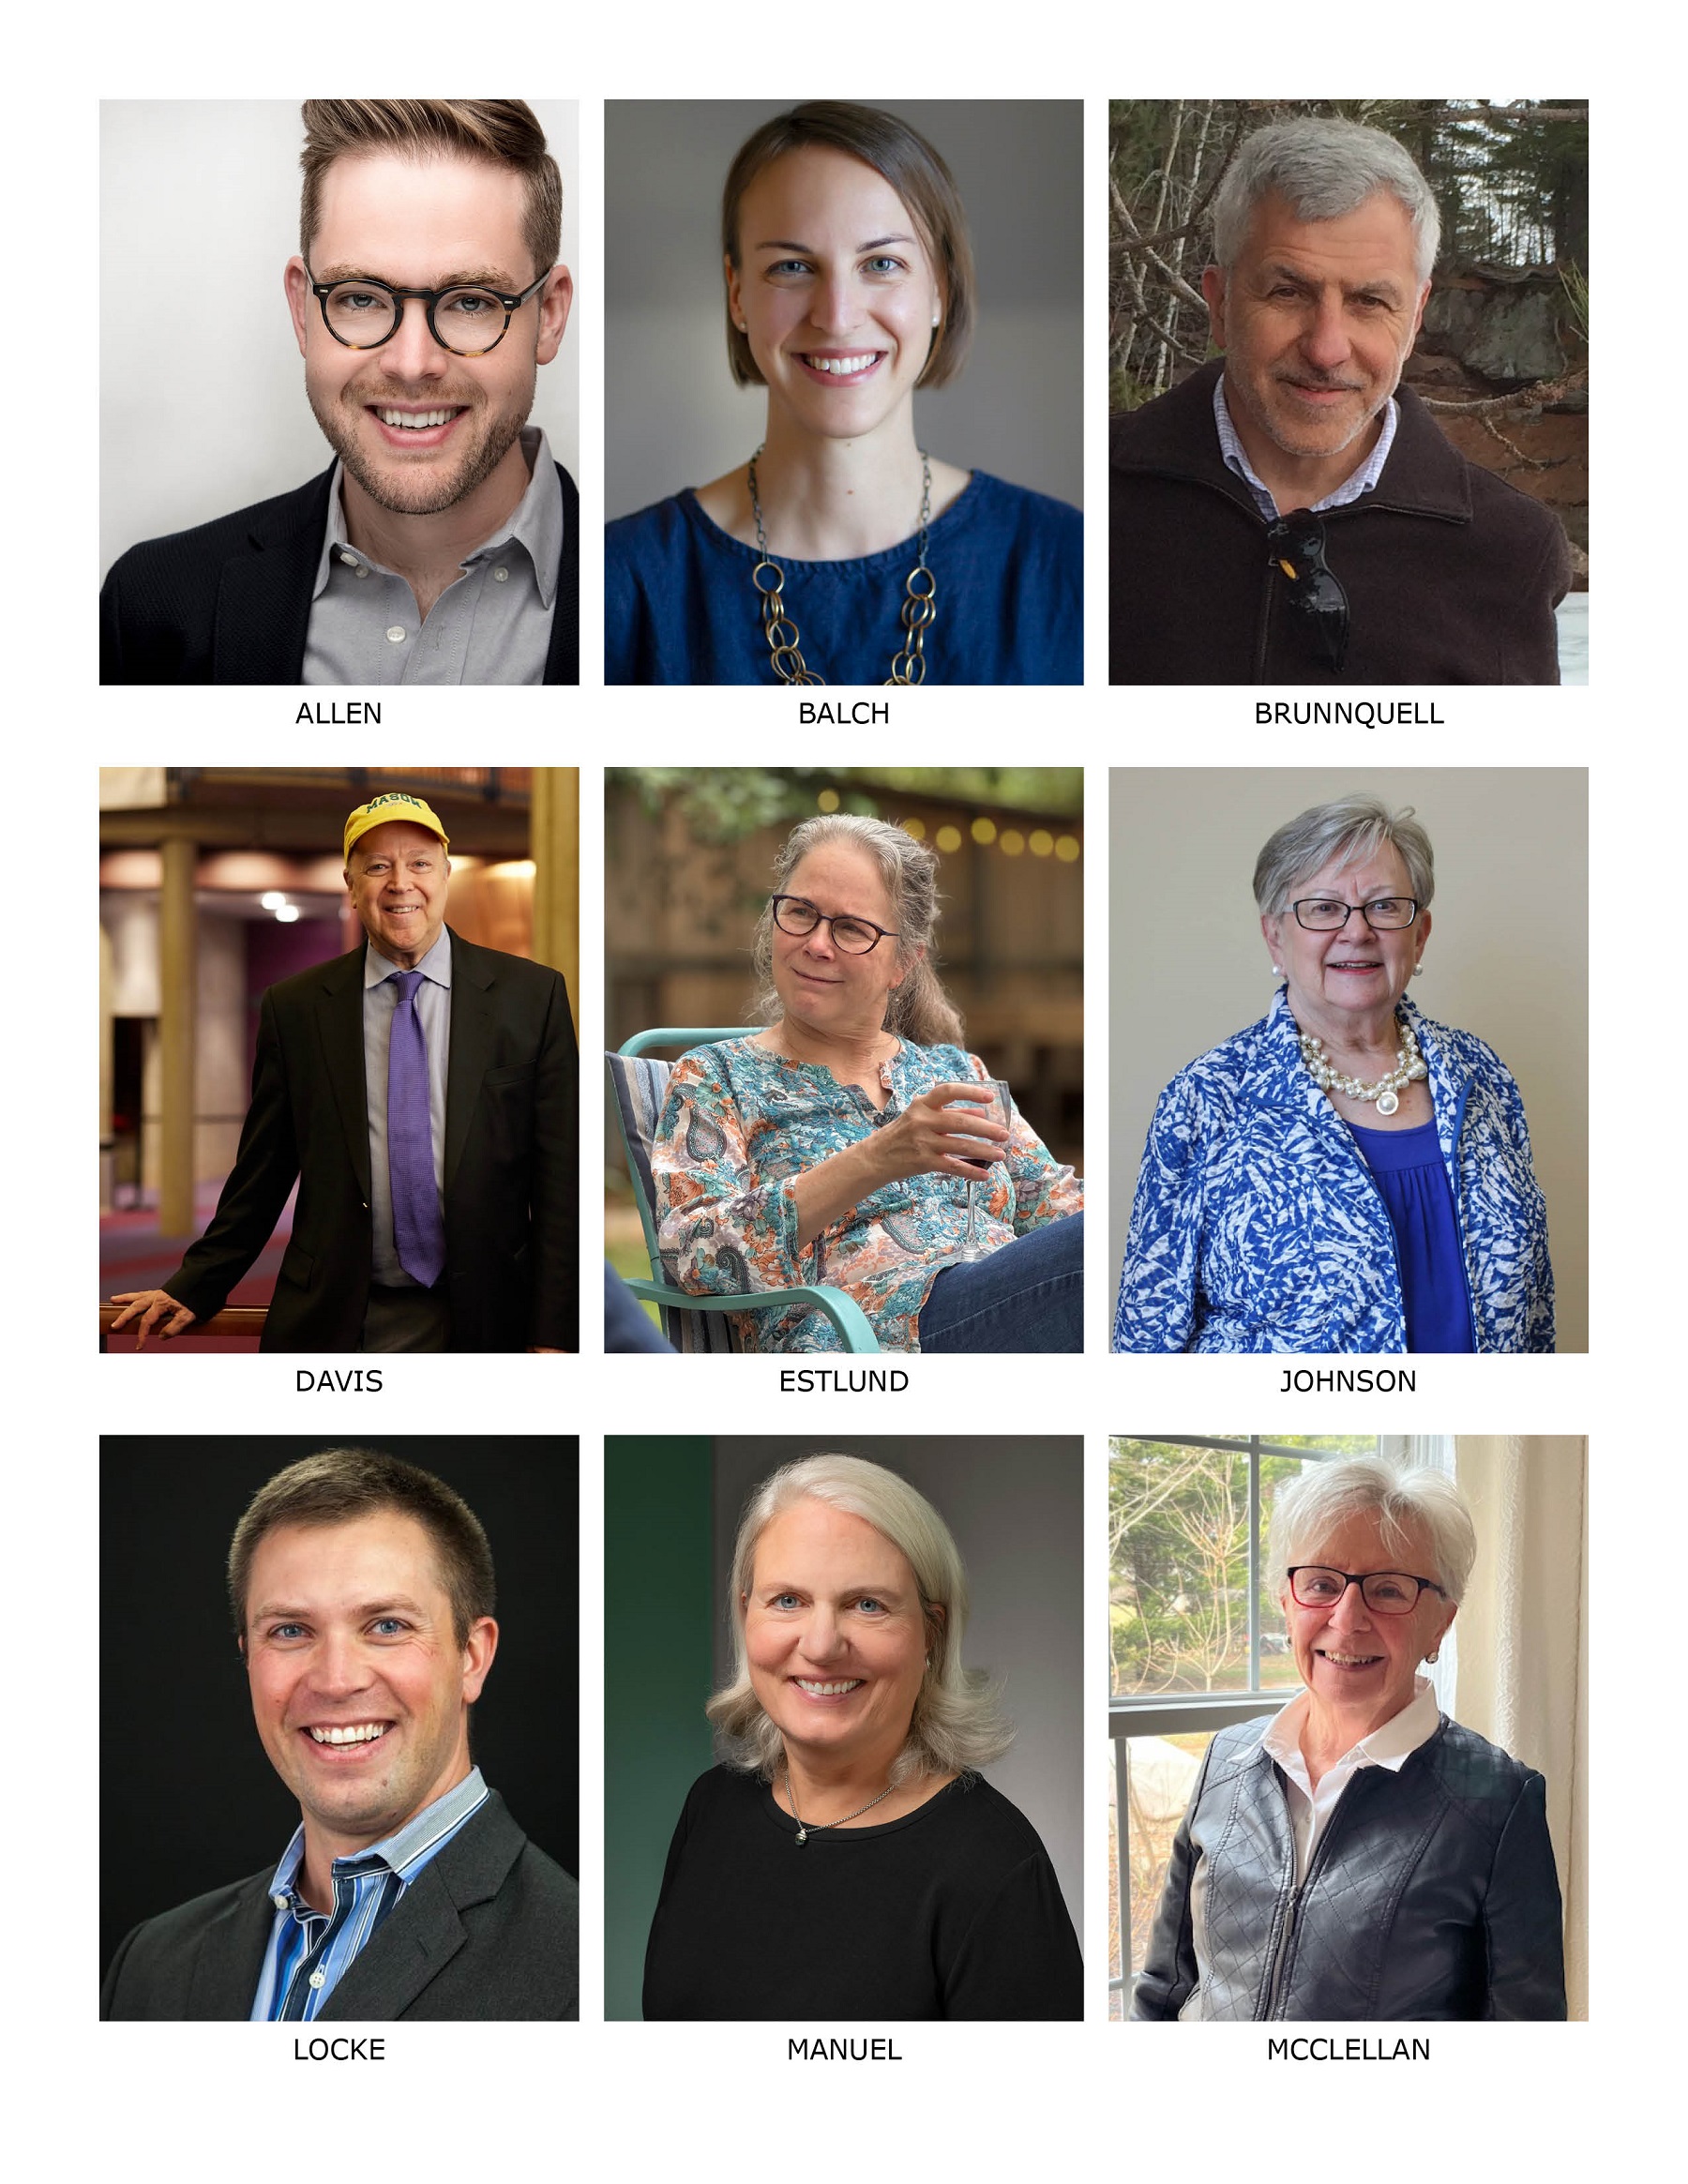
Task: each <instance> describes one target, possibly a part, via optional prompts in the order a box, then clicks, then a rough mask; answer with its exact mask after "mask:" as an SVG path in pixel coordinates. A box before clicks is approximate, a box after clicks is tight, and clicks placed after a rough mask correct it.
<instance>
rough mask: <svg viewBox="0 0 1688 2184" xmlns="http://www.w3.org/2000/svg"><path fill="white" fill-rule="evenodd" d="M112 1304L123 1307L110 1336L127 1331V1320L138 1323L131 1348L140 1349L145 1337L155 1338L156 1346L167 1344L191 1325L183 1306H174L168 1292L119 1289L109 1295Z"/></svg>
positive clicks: (189, 1317) (191, 1319)
mask: <svg viewBox="0 0 1688 2184" xmlns="http://www.w3.org/2000/svg"><path fill="white" fill-rule="evenodd" d="M112 1302H113V1304H122V1305H124V1306H126V1307H127V1309H126V1310H124V1311H122V1312H120V1313H119V1314H118V1315H117V1317H116V1318H115V1319H113V1322H112V1327H111V1332H112V1333H113V1334H115V1333H117V1331H118V1329H119V1328H121V1327H127V1326H128V1323H129V1321H130V1320H131V1319H138V1320H139V1321H140V1324H139V1326H137V1328H136V1329H135V1348H137V1349H144V1348H146V1338H147V1336H148V1335H149V1334H156V1335H157V1336H158V1340H159V1341H160V1342H168V1341H169V1340H170V1338H171V1336H172V1335H173V1334H186V1333H187V1332H188V1329H189V1328H190V1327H191V1326H192V1325H193V1320H194V1315H193V1314H192V1313H191V1312H189V1311H188V1307H187V1305H186V1304H178V1303H176V1301H175V1299H174V1298H173V1296H172V1295H171V1294H170V1292H169V1290H168V1289H119V1290H118V1291H117V1292H116V1293H115V1295H113V1299H112Z"/></svg>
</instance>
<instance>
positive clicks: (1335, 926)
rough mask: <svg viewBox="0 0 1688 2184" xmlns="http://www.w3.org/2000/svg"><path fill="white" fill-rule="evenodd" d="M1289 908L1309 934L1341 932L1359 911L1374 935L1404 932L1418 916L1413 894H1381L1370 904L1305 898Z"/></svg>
mask: <svg viewBox="0 0 1688 2184" xmlns="http://www.w3.org/2000/svg"><path fill="white" fill-rule="evenodd" d="M1289 907H1290V909H1291V910H1292V911H1294V912H1295V922H1296V924H1297V925H1298V926H1302V927H1303V928H1304V931H1306V932H1309V933H1339V932H1340V931H1341V930H1342V928H1343V926H1346V925H1347V924H1348V922H1349V918H1351V917H1352V916H1353V914H1354V912H1355V911H1359V912H1360V915H1361V916H1362V917H1363V918H1364V920H1365V922H1366V924H1367V925H1368V926H1370V927H1371V929H1372V931H1373V932H1374V933H1401V932H1405V931H1406V929H1407V927H1408V926H1409V925H1410V924H1411V923H1412V921H1413V919H1414V918H1415V917H1417V915H1418V913H1419V905H1418V904H1417V902H1415V901H1414V900H1413V898H1412V896H1410V895H1379V896H1376V897H1374V899H1373V900H1372V901H1370V902H1335V901H1333V900H1332V898H1331V897H1330V896H1326V895H1304V896H1303V897H1302V899H1301V900H1300V901H1299V902H1292V903H1291V904H1290V905H1289Z"/></svg>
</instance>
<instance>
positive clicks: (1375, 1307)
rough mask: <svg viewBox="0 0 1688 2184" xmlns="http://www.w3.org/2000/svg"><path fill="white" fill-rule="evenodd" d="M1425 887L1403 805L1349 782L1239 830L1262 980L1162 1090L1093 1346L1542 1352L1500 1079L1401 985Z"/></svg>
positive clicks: (1481, 1054)
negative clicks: (1236, 1028)
mask: <svg viewBox="0 0 1688 2184" xmlns="http://www.w3.org/2000/svg"><path fill="white" fill-rule="evenodd" d="M1435 885H1436V875H1435V860H1434V856H1433V853H1432V851H1431V848H1430V839H1429V836H1427V835H1426V834H1425V832H1424V828H1423V827H1422V826H1421V825H1420V824H1419V822H1418V821H1417V820H1415V819H1414V818H1413V816H1412V811H1411V807H1410V806H1408V807H1407V808H1406V809H1405V810H1402V811H1398V812H1392V811H1390V810H1389V809H1388V807H1387V806H1384V805H1382V804H1380V803H1379V802H1378V800H1377V799H1376V798H1375V797H1370V796H1358V795H1356V796H1344V797H1339V798H1337V799H1336V800H1335V801H1334V802H1333V803H1329V804H1320V805H1315V806H1313V807H1312V809H1311V810H1308V811H1304V812H1302V813H1301V814H1300V815H1299V817H1297V818H1295V819H1292V820H1290V821H1289V823H1288V824H1287V825H1285V826H1281V827H1279V828H1278V830H1277V832H1276V833H1275V834H1274V836H1272V838H1271V839H1270V840H1269V841H1268V842H1267V844H1266V846H1265V848H1264V849H1263V850H1262V851H1260V855H1259V859H1258V863H1257V865H1256V866H1255V899H1256V901H1257V903H1258V907H1259V912H1260V931H1261V933H1262V935H1263V936H1264V938H1265V941H1266V945H1267V948H1268V950H1269V951H1270V954H1271V959H1272V974H1273V977H1274V979H1277V980H1281V981H1282V983H1281V985H1280V986H1279V987H1278V990H1277V995H1276V998H1275V999H1274V1002H1273V1005H1272V1007H1271V1009H1270V1010H1269V1011H1268V1013H1267V1015H1266V1016H1265V1017H1264V1018H1263V1019H1262V1020H1261V1021H1260V1022H1259V1023H1258V1024H1254V1025H1251V1026H1250V1028H1249V1029H1248V1030H1247V1031H1245V1032H1238V1033H1237V1034H1236V1035H1235V1037H1233V1038H1230V1039H1228V1040H1227V1041H1226V1042H1225V1044H1224V1045H1223V1046H1221V1047H1214V1048H1213V1051H1212V1052H1211V1053H1209V1054H1204V1055H1202V1056H1201V1057H1200V1059H1199V1060H1198V1061H1196V1062H1191V1063H1190V1064H1189V1065H1188V1066H1187V1067H1186V1068H1184V1069H1181V1070H1180V1071H1179V1073H1178V1075H1177V1076H1176V1077H1174V1078H1173V1079H1172V1082H1171V1083H1170V1084H1169V1085H1168V1087H1167V1089H1166V1091H1165V1092H1163V1093H1162V1094H1161V1097H1160V1101H1159V1103H1158V1105H1157V1106H1156V1107H1155V1110H1154V1118H1153V1122H1151V1124H1150V1127H1149V1141H1148V1145H1147V1148H1146V1149H1145V1151H1144V1153H1143V1162H1142V1167H1141V1168H1140V1169H1139V1171H1138V1185H1137V1197H1136V1200H1135V1203H1134V1204H1133V1207H1132V1214H1131V1228H1130V1232H1129V1234H1128V1237H1127V1240H1126V1244H1125V1263H1124V1270H1123V1275H1122V1277H1121V1283H1120V1301H1119V1309H1118V1312H1117V1315H1116V1317H1115V1320H1114V1342H1113V1347H1114V1348H1115V1349H1116V1350H1132V1351H1164V1350H1228V1351H1257V1352H1258V1351H1267V1350H1280V1351H1308V1350H1350V1351H1353V1350H1365V1351H1380V1350H1435V1351H1443V1352H1446V1351H1454V1350H1464V1351H1471V1350H1481V1351H1520V1350H1550V1349H1552V1348H1553V1273H1552V1268H1551V1266H1550V1264H1549V1262H1548V1257H1547V1213H1546V1206H1545V1201H1544V1199H1543V1197H1542V1193H1541V1190H1540V1188H1539V1187H1538V1185H1537V1182H1536V1179H1535V1170H1534V1167H1533V1166H1532V1164H1531V1160H1530V1131H1529V1128H1528V1126H1527V1124H1526V1122H1525V1120H1524V1103H1523V1101H1522V1099H1521V1098H1520V1097H1519V1094H1518V1088H1517V1086H1516V1084H1515V1082H1514V1081H1513V1078H1512V1076H1511V1074H1510V1072H1509V1071H1508V1070H1507V1068H1506V1066H1505V1064H1504V1063H1503V1062H1501V1061H1500V1058H1499V1057H1498V1056H1497V1055H1496V1053H1495V1052H1494V1050H1493V1048H1491V1047H1486V1046H1485V1044H1484V1042H1483V1041H1482V1040H1481V1039H1478V1038H1474V1037H1473V1036H1472V1035H1471V1033H1470V1032H1457V1031H1453V1030H1450V1029H1449V1028H1448V1027H1447V1026H1446V1025H1442V1024H1436V1023H1432V1022H1431V1020H1430V1018H1429V1017H1425V1016H1424V1015H1422V1014H1421V1013H1420V1012H1419V1010H1418V1009H1417V1008H1415V1007H1414V1005H1413V1003H1412V1002H1410V1001H1409V1000H1408V999H1407V987H1408V982H1409V980H1410V979H1412V978H1415V977H1416V976H1417V975H1418V974H1419V972H1420V971H1421V970H1422V969H1423V967H1424V949H1425V945H1426V943H1427V942H1428V941H1429V938H1430V899H1431V896H1432V895H1433V894H1434V892H1435Z"/></svg>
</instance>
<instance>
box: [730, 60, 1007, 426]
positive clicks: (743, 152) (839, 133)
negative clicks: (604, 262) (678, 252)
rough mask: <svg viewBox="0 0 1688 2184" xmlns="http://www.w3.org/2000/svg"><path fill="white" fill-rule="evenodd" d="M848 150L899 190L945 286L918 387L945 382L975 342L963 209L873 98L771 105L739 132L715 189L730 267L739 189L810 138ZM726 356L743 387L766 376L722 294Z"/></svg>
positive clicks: (912, 136)
mask: <svg viewBox="0 0 1688 2184" xmlns="http://www.w3.org/2000/svg"><path fill="white" fill-rule="evenodd" d="M815 144H819V145H823V146H825V147H826V148H827V149H828V150H830V151H835V152H848V153H849V154H850V156H851V158H852V159H860V160H862V161H864V162H865V163H866V164H867V166H869V167H871V168H872V169H873V171H874V173H876V174H882V175H883V177H884V179H885V180H886V181H887V182H888V183H889V184H890V185H891V187H892V188H893V189H895V190H896V192H897V196H898V197H900V198H901V199H902V201H903V203H904V204H905V205H907V207H908V208H909V217H910V218H911V219H912V221H913V222H914V225H915V227H916V229H917V230H918V231H919V233H920V240H921V242H922V244H923V245H924V246H925V248H926V252H927V256H928V257H929V258H930V259H931V261H932V264H933V268H934V270H935V271H936V272H937V275H938V284H939V287H940V289H941V290H942V295H943V315H942V321H941V323H940V324H938V325H937V326H935V327H934V328H933V330H932V345H931V347H930V348H929V349H928V350H927V360H926V365H925V368H924V369H923V370H922V371H921V374H920V377H919V378H918V379H917V380H916V381H915V382H914V384H915V385H916V386H945V385H947V384H948V383H949V382H950V381H951V380H952V379H955V378H956V377H957V375H958V374H959V372H960V369H961V367H962V365H963V364H965V363H966V361H967V352H968V350H969V348H970V347H971V346H972V333H973V319H974V315H975V312H976V309H977V306H976V304H975V302H974V297H973V261H972V244H971V243H970V242H969V241H968V239H967V214H966V212H965V211H964V210H963V208H962V204H961V192H960V191H959V190H958V189H957V188H956V178H955V176H954V175H953V174H952V173H950V171H949V169H948V168H947V167H946V166H945V165H944V163H943V161H942V158H940V156H939V155H938V153H937V152H935V151H934V150H933V149H932V147H931V145H930V144H928V143H927V141H926V139H925V137H923V136H922V135H921V134H920V132H919V131H918V129H912V128H910V127H909V125H908V123H907V122H906V121H901V120H899V119H898V118H897V115H896V114H895V113H885V112H884V111H883V109H882V108H881V107H877V106H852V105H851V104H849V102H848V101H847V100H844V99H838V98H813V99H809V100H808V101H807V102H806V104H804V105H802V106H794V107H792V109H791V112H790V113H776V115H775V116H774V118H773V120H772V121H764V122H763V123H762V125H761V128H759V129H758V130H757V131H756V133H755V134H754V135H753V136H749V137H746V139H745V142H744V143H742V144H741V145H740V146H739V148H738V151H737V152H736V153H735V154H734V156H733V161H732V164H731V167H729V168H728V170H727V182H726V186H725V188H723V189H722V191H721V250H722V253H723V255H724V256H725V257H726V258H727V259H728V260H730V261H731V264H732V268H733V270H734V272H739V271H741V270H742V267H741V265H740V263H739V207H740V206H741V204H742V203H743V202H744V196H745V192H746V189H748V188H749V187H750V185H751V184H752V183H753V182H754V181H755V180H756V178H757V176H758V175H759V174H761V173H762V171H763V170H764V168H768V167H771V166H773V164H774V162H775V160H776V159H783V158H785V157H786V155H787V154H788V153H789V152H801V151H806V150H807V149H808V148H809V146H811V145H815ZM726 309H727V361H728V363H729V364H730V365H731V368H732V376H733V378H734V379H735V380H736V381H737V382H738V384H739V385H740V386H762V385H764V384H766V383H765V381H764V380H763V378H762V375H761V372H760V371H759V370H758V369H757V368H756V359H755V358H754V357H753V356H752V355H751V354H750V340H749V337H748V336H747V335H745V334H741V333H740V332H739V330H738V328H737V327H736V326H735V325H734V324H733V323H732V309H731V299H730V298H729V299H726Z"/></svg>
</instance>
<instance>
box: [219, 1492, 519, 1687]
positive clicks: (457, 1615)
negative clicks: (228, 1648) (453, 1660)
mask: <svg viewBox="0 0 1688 2184" xmlns="http://www.w3.org/2000/svg"><path fill="white" fill-rule="evenodd" d="M383 1509H396V1510H398V1511H399V1514H400V1515H402V1516H410V1517H414V1519H415V1520H416V1522H417V1523H418V1524H419V1525H420V1526H421V1527H422V1529H423V1530H424V1531H425V1532H427V1534H428V1536H429V1538H430V1540H431V1541H432V1543H433V1548H434V1553H435V1554H436V1555H437V1556H438V1558H439V1565H440V1569H439V1574H440V1582H441V1584H442V1585H443V1586H444V1587H445V1593H446V1596H447V1598H448V1599H449V1600H450V1602H451V1621H452V1628H453V1631H454V1632H455V1634H456V1636H457V1642H458V1644H459V1645H460V1646H461V1645H463V1644H464V1643H465V1642H466V1641H467V1639H468V1636H469V1627H470V1625H471V1624H472V1623H475V1622H478V1621H479V1619H480V1618H481V1617H482V1616H490V1614H491V1613H492V1606H493V1602H494V1600H495V1599H496V1597H497V1595H496V1592H495V1590H494V1588H493V1582H492V1550H491V1548H490V1546H489V1545H488V1544H487V1535H486V1533H485V1532H484V1531H483V1530H482V1529H481V1525H480V1519H479V1518H478V1517H477V1516H476V1515H475V1512H474V1511H473V1510H472V1509H471V1508H470V1507H469V1504H468V1503H467V1502H466V1501H465V1500H464V1499H462V1497H461V1496H460V1495H459V1494H455V1493H454V1492H453V1491H452V1489H451V1488H450V1487H449V1486H447V1485H446V1484H445V1481H444V1480H443V1479H436V1478H435V1477H434V1475H433V1473H432V1472H431V1471H424V1470H420V1469H418V1468H417V1467H416V1466H415V1465H414V1464H406V1463H402V1462H400V1460H399V1458H398V1457H397V1456H388V1455H384V1454H382V1453H381V1452H380V1451H379V1450H376V1449H324V1450H322V1451H321V1452H320V1453H318V1454H317V1455H314V1456H305V1457H303V1458H302V1459H301V1460H300V1461H299V1462H298V1463H296V1464H289V1465H288V1467H287V1469H285V1470H284V1471H278V1472H277V1473H276V1475H275V1477H274V1478H273V1479H272V1480H270V1482H269V1483H268V1484H267V1485H264V1486H261V1487H260V1488H259V1489H258V1491H257V1493H256V1494H254V1495H253V1497H252V1499H251V1500H250V1501H249V1502H248V1504H247V1507H246V1514H244V1515H243V1516H242V1517H241V1520H240V1522H239V1523H238V1524H237V1525H236V1526H235V1527H234V1539H233V1540H232V1541H231V1542H230V1544H229V1607H230V1611H231V1612H232V1614H233V1615H234V1629H235V1633H236V1634H237V1635H239V1636H241V1637H244V1636H245V1635H246V1610H247V1589H248V1585H249V1581H250V1578H251V1571H252V1557H253V1556H254V1555H255V1554H256V1553H257V1551H258V1543H259V1542H260V1541H261V1540H262V1539H263V1538H264V1535H265V1534H266V1533H268V1532H272V1531H274V1530H276V1529H277V1528H278V1527H279V1526H281V1525H287V1524H349V1523H350V1522H351V1521H352V1520H353V1519H354V1517H359V1516H370V1515H372V1514H374V1513H375V1512H376V1511H377V1510H383Z"/></svg>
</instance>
